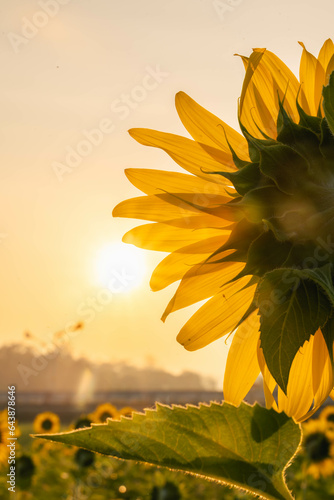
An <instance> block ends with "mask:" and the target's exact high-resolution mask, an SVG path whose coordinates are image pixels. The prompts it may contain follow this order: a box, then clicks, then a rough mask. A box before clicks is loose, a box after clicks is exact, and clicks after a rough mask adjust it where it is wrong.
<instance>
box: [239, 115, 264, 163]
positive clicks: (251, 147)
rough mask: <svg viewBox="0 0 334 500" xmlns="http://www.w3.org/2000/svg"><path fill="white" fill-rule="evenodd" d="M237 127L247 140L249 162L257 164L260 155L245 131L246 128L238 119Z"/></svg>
mask: <svg viewBox="0 0 334 500" xmlns="http://www.w3.org/2000/svg"><path fill="white" fill-rule="evenodd" d="M239 126H240V129H241V132H242V133H243V135H244V137H245V139H246V140H247V143H248V153H249V157H250V159H251V161H252V162H253V163H258V162H259V161H260V153H259V151H258V149H257V148H256V147H255V145H254V143H253V141H252V139H253V137H252V136H251V135H250V134H249V133H248V130H247V129H246V127H244V125H243V124H242V123H241V121H240V118H239Z"/></svg>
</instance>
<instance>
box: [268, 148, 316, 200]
mask: <svg viewBox="0 0 334 500" xmlns="http://www.w3.org/2000/svg"><path fill="white" fill-rule="evenodd" d="M260 170H261V172H263V174H264V175H266V176H268V177H270V178H271V179H272V180H273V181H274V182H275V184H276V185H277V187H278V189H279V190H280V191H282V192H283V193H286V194H294V193H295V192H297V191H299V190H300V187H301V185H302V183H303V182H304V180H305V177H306V176H308V175H309V166H308V164H307V162H306V161H305V159H304V158H303V157H302V156H301V155H300V154H299V153H297V152H296V151H295V150H294V149H292V148H291V147H290V146H286V145H284V144H278V143H276V144H275V145H272V146H266V147H263V148H262V150H261V160H260Z"/></svg>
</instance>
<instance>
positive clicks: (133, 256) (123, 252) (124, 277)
mask: <svg viewBox="0 0 334 500" xmlns="http://www.w3.org/2000/svg"><path fill="white" fill-rule="evenodd" d="M145 267H146V264H145V258H144V255H143V251H142V250H140V249H138V248H136V247H134V246H133V245H127V244H125V243H109V244H108V245H106V246H105V247H103V248H102V249H101V250H100V251H99V252H98V254H97V257H96V263H95V272H96V277H97V280H98V283H99V285H102V286H104V287H106V288H108V289H109V290H110V291H111V292H113V293H126V292H129V291H130V290H133V289H134V288H136V287H137V286H139V285H140V283H141V282H142V280H143V277H144V274H145Z"/></svg>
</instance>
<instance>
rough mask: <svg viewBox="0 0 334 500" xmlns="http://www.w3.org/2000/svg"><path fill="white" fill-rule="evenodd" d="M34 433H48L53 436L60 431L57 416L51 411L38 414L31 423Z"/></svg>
mask: <svg viewBox="0 0 334 500" xmlns="http://www.w3.org/2000/svg"><path fill="white" fill-rule="evenodd" d="M33 426H34V431H35V432H36V433H37V434H42V433H43V434H44V433H50V434H54V433H55V432H59V430H60V420H59V417H58V415H56V414H55V413H52V412H51V411H45V412H43V413H39V414H38V415H37V416H36V417H35V420H34V422H33Z"/></svg>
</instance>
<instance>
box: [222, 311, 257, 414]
mask: <svg viewBox="0 0 334 500" xmlns="http://www.w3.org/2000/svg"><path fill="white" fill-rule="evenodd" d="M257 313H258V311H257V310H256V311H254V312H253V313H252V314H251V315H250V316H249V317H248V318H247V319H246V320H245V321H244V322H243V323H242V324H241V325H240V326H239V328H238V329H237V331H236V332H235V334H234V337H233V340H232V344H231V346H230V349H229V353H228V357H227V362H226V368H225V375H224V389H223V391H224V399H225V401H227V402H228V403H232V404H234V405H235V406H239V404H240V403H241V401H242V400H243V399H244V397H245V396H246V394H247V393H248V392H249V390H250V389H251V387H252V385H253V384H254V382H255V380H256V379H257V377H258V375H259V373H260V366H259V363H258V360H257V356H256V350H257V344H258V340H259V335H260V332H259V328H260V318H259V316H258V314H257Z"/></svg>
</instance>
